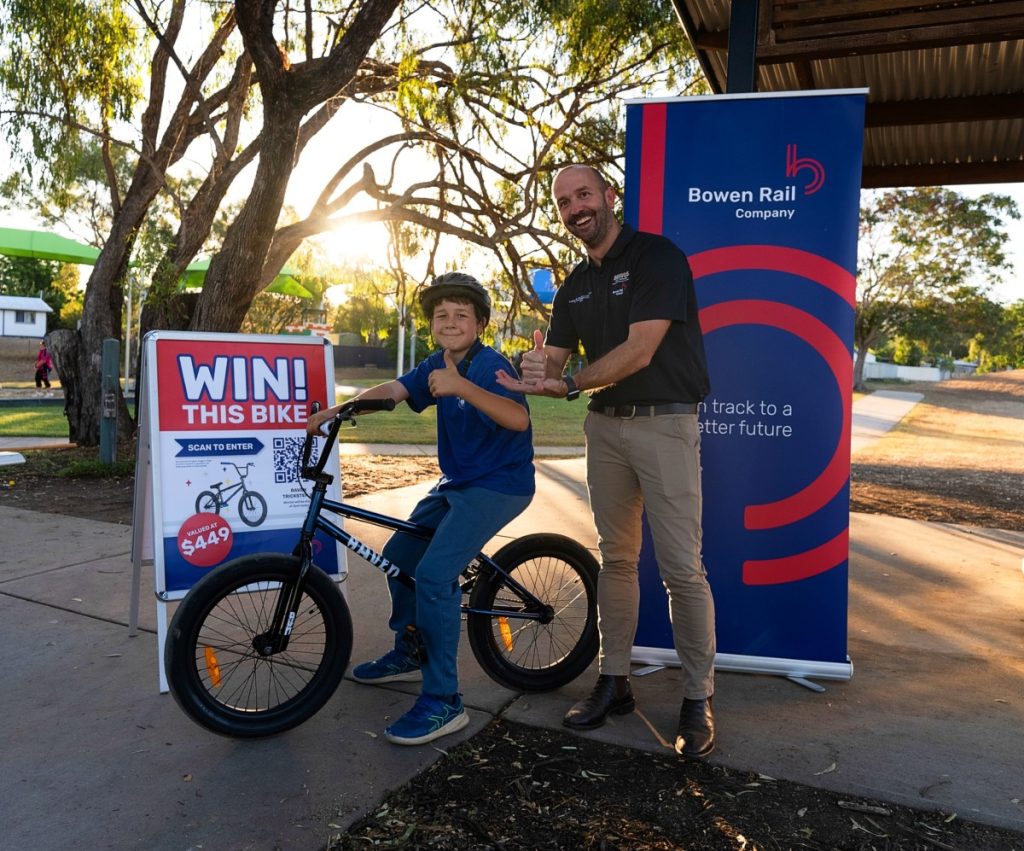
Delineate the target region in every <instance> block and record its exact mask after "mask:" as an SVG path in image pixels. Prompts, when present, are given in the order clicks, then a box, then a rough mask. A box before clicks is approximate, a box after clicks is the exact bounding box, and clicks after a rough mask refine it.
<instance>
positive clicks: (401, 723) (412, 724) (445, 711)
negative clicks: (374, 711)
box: [384, 694, 469, 745]
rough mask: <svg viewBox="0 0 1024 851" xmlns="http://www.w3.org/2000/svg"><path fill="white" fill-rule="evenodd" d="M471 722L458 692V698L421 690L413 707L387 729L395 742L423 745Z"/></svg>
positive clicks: (385, 734) (389, 738) (388, 734)
mask: <svg viewBox="0 0 1024 851" xmlns="http://www.w3.org/2000/svg"><path fill="white" fill-rule="evenodd" d="M468 723H469V714H468V713H467V712H466V708H465V707H464V706H463V705H462V698H461V697H459V696H458V695H456V697H455V702H454V703H449V702H448V701H447V700H441V699H440V698H437V697H433V696H432V695H429V694H421V695H420V696H419V697H418V698H416V703H415V704H414V705H413V708H412V709H410V710H409V711H408V712H406V713H405V715H403V716H402V717H401V718H399V719H398V720H397V721H396V722H395V723H394V724H392V725H391V726H390V727H388V728H387V729H386V730H385V731H384V736H385V738H386V739H387V740H388V741H389V742H394V743H395V744H396V745H422V744H425V743H427V742H432V741H434V739H439V738H440V737H441V736H447V735H448V734H449V733H456V732H458V731H459V730H461V729H462V728H463V727H465V726H466V725H467V724H468Z"/></svg>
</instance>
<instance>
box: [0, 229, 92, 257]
mask: <svg viewBox="0 0 1024 851" xmlns="http://www.w3.org/2000/svg"><path fill="white" fill-rule="evenodd" d="M0 254H6V255H7V256H9V257H35V258H36V259H37V260H60V261H61V262H63V263H85V264H86V265H89V266H95V265H96V258H98V257H99V256H100V250H99V249H98V248H93V247H92V246H91V245H85V244H84V243H81V242H75V240H73V239H68V238H67V237H65V236H58V235H57V234H55V233H47V232H46V231H41V230H23V229H22V228H0Z"/></svg>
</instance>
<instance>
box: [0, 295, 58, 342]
mask: <svg viewBox="0 0 1024 851" xmlns="http://www.w3.org/2000/svg"><path fill="white" fill-rule="evenodd" d="M47 313H53V308H52V307H50V305H48V304H47V303H46V302H45V301H43V300H42V299H41V298H33V297H31V296H21V295H0V337H34V338H36V339H37V340H41V339H43V337H45V336H46V314H47Z"/></svg>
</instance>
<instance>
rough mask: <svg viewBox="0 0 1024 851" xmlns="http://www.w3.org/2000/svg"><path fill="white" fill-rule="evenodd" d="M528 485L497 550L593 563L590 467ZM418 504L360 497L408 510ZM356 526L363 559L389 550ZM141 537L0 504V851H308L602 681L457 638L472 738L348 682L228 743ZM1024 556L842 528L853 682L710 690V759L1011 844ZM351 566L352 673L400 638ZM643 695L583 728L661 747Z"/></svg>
mask: <svg viewBox="0 0 1024 851" xmlns="http://www.w3.org/2000/svg"><path fill="white" fill-rule="evenodd" d="M878 395H879V394H875V396H873V397H870V398H871V400H872V405H874V406H877V408H874V409H872V413H871V414H870V417H871V420H872V422H871V423H868V424H867V425H870V426H872V428H867V425H865V424H864V423H861V425H865V430H864V431H863V432H862V433H861V435H860V443H859V444H858V443H857V442H856V441H857V434H858V424H857V422H856V420H857V417H858V414H859V410H860V405H859V404H858V405H856V406H855V426H854V434H855V452H856V451H857V450H858V448H862V447H863V446H865V445H868V443H869V442H870V441H871V440H873V439H877V437H878V436H879V435H880V434H881V433H883V432H884V428H885V427H889V426H891V425H892V423H893V422H895V421H897V420H898V419H899V418H900V417H902V416H903V414H904V413H905V412H906V410H907V409H909V407H910V406H911V405H912V404H913V401H914V400H913V399H907V398H890V399H889V400H888V402H887V401H886V399H885V397H882V398H875V397H877V396H878ZM899 395H900V396H905V395H906V394H899ZM886 423H888V425H885V424H886ZM538 472H539V475H538V486H539V487H538V495H537V497H536V499H535V501H534V503H533V504H532V505H531V507H530V509H529V510H528V511H527V512H526V513H525V514H524V515H522V516H521V517H520V518H517V520H516V521H515V522H514V523H512V524H511V525H510V526H509V527H508V528H507V529H505V530H504V531H503V533H502V535H501V536H499V538H501V539H502V540H504V539H507V538H511V537H515V536H517V535H520V534H523V533H526V532H533V531H542V530H545V529H557V531H558V532H561V533H563V534H566V535H570V536H572V537H575V538H577V539H578V540H581V541H583V542H584V543H586V544H587V545H588V546H591V547H592V546H594V537H595V536H594V531H593V528H592V523H591V518H590V515H589V511H588V509H587V503H586V489H585V485H584V484H583V478H584V476H583V473H584V470H583V459H582V458H578V457H577V458H560V459H545V458H541V459H540V460H539V461H538ZM422 491H423V488H422V486H417V487H410V488H401V489H397V490H393V491H387V492H383V493H378V494H373V495H369V496H366V497H362V498H360V499H359V500H358V502H359V503H360V504H362V505H364V506H366V507H369V508H373V509H375V510H381V511H385V512H390V513H403V512H406V511H408V510H409V508H410V507H411V506H412V505H413V504H414V502H415V501H416V499H417V498H418V497H419V496H420V495H421V494H422ZM552 518H557V521H556V522H553V521H552ZM353 525H354V527H355V526H358V530H357V532H356V534H358V535H359V536H360V537H362V538H363V539H364V540H365V541H366V542H367V543H369V544H371V545H379V544H381V543H382V541H383V539H384V537H385V533H384V532H383V530H377V529H374V528H373V527H368V526H364V525H362V524H353ZM130 539H131V529H130V527H128V526H120V525H114V524H107V523H97V522H92V521H87V520H81V519H77V518H73V517H63V516H61V517H57V516H50V515H47V514H44V513H40V512H30V511H23V510H19V509H10V508H0V641H2V642H3V647H4V648H5V650H4V653H3V657H2V658H3V668H2V670H3V680H4V682H3V687H2V688H0V741H2V742H3V766H4V770H3V772H2V774H0V848H3V849H7V848H11V849H28V848H31V849H35V850H36V851H47V849H64V848H89V849H101V848H111V849H168V851H172V849H173V851H181V850H182V849H189V848H200V847H202V848H206V849H218V851H221V849H270V848H279V849H308V850H309V851H313V849H319V848H322V847H323V846H324V843H325V842H326V840H327V838H328V837H329V836H330V835H331V834H332V833H337V832H340V831H341V830H343V829H345V828H346V827H348V826H349V825H350V824H352V823H353V822H354V821H356V820H358V819H359V818H361V817H362V816H363V815H364V814H366V813H367V812H370V811H372V809H373V808H374V807H375V806H376V805H377V804H378V803H379V802H380V800H381V799H382V798H383V797H384V796H386V795H387V794H388V793H389V792H390V791H391V790H393V789H395V788H397V787H399V786H401V785H402V784H404V783H405V782H407V781H408V780H409V779H410V778H412V777H414V776H415V775H416V774H417V773H418V772H420V771H422V770H423V769H424V768H426V767H427V766H428V765H430V764H431V763H433V762H434V761H435V760H437V759H438V758H440V756H441V752H442V749H446V748H449V747H451V746H452V745H453V744H456V743H457V742H459V741H463V740H465V739H466V738H469V737H471V736H472V735H474V734H475V733H476V732H478V731H479V730H480V729H481V728H482V727H483V726H485V725H486V724H487V723H488V722H489V721H490V720H491V719H492V718H494V717H496V716H503V717H505V718H508V719H510V720H513V721H516V722H520V723H524V724H528V725H534V726H540V727H551V728H560V721H561V717H562V714H563V713H564V711H565V710H566V708H567V707H568V706H569V705H570V704H571V703H572V702H573V701H575V700H577V699H578V698H579V697H581V696H582V695H583V694H585V693H586V691H587V690H588V689H589V688H590V686H591V685H592V682H593V672H588V673H587V674H585V675H584V676H583V677H581V678H580V679H579V680H577V681H576V682H574V683H572V684H571V685H569V686H567V687H565V688H563V689H560V690H559V691H556V692H552V693H548V694H541V695H527V696H520V695H517V694H516V693H514V692H511V691H508V690H506V689H503V688H501V687H499V686H497V685H495V684H494V683H493V682H492V681H491V680H490V679H489V678H488V677H487V676H486V675H485V674H484V673H483V672H482V671H481V669H480V668H479V666H478V665H477V663H476V661H475V660H474V659H473V656H472V653H471V652H470V650H469V648H468V642H466V641H463V642H462V647H461V653H460V673H461V678H462V685H463V691H464V700H465V702H466V704H467V706H468V707H469V712H470V719H471V723H470V725H469V727H468V728H467V729H466V730H465V731H463V732H461V733H459V734H457V735H455V736H452V737H450V738H446V739H442V740H439V741H438V742H436V743H434V744H435V745H437V747H433V746H431V745H426V746H423V747H417V748H399V747H396V746H394V745H391V744H389V743H388V742H387V741H385V739H384V738H383V736H382V735H381V732H382V730H383V727H384V726H386V724H387V723H388V722H389V720H390V719H393V718H394V717H396V716H397V715H398V714H400V713H402V712H403V711H404V710H405V709H406V708H408V706H409V705H410V704H411V702H412V695H414V694H415V693H416V691H417V686H416V685H415V684H397V685H395V686H393V687H390V688H389V687H376V688H375V687H367V686H361V685H358V684H356V683H354V682H352V681H350V680H346V681H345V682H343V684H342V686H341V687H340V688H339V689H338V692H337V693H336V694H335V695H334V697H333V698H332V699H331V700H330V702H329V703H328V704H327V706H326V707H325V708H324V709H323V710H322V711H321V712H320V713H319V714H318V715H317V716H316V717H314V718H313V719H312V720H311V721H309V722H307V723H306V724H305V725H303V726H302V727H300V728H298V729H296V730H294V731H292V732H290V733H287V734H285V735H283V736H279V737H276V738H273V739H269V740H263V741H253V742H239V741H234V740H231V739H226V738H221V737H218V736H215V735H213V734H209V733H207V732H205V731H204V730H202V729H200V728H199V727H197V726H195V725H194V724H192V722H191V721H189V720H188V719H187V718H186V716H185V715H184V714H183V713H182V712H181V711H180V710H179V709H178V708H177V706H176V704H175V703H174V701H173V699H172V698H171V697H169V696H168V695H161V694H160V693H159V691H158V683H157V647H156V636H155V606H154V603H153V600H154V598H153V596H152V576H151V575H150V571H145V572H144V573H143V597H142V601H143V605H142V610H141V626H142V632H141V634H140V635H138V636H137V637H135V638H131V637H129V635H128V628H127V623H128V611H129V596H130V594H129V589H130V579H131V573H132V568H131V564H130V561H129V548H130ZM1022 559H1024V534H1022V533H1011V532H1002V531H997V530H985V529H976V528H968V527H959V526H954V525H950V524H939V523H923V522H918V521H912V520H902V519H898V518H890V517H881V516H875V515H865V514H854V515H852V517H851V545H850V603H849V630H848V632H849V654H850V657H851V659H852V661H853V664H854V671H855V673H854V675H853V678H852V679H851V680H850V681H849V682H822V683H821V684H822V685H824V686H825V691H823V692H821V693H816V692H814V691H811V690H809V689H806V688H803V687H801V686H799V685H796V684H794V683H792V682H789V681H787V680H785V679H782V678H779V677H771V676H756V675H750V674H728V673H720V674H719V676H718V680H717V690H716V696H715V709H716V716H717V718H718V722H719V746H718V750H717V751H716V753H715V754H714V755H713V757H712V761H713V762H718V763H720V764H722V765H726V766H730V767H733V768H738V769H744V770H750V771H755V772H760V773H763V774H766V775H769V776H772V777H778V778H784V779H787V780H793V781H797V782H800V783H805V784H808V785H812V786H818V787H822V788H827V789H833V790H837V791H841V792H846V793H849V794H856V795H863V796H868V797H872V798H878V799H881V800H884V801H891V802H896V803H900V804H907V805H910V806H917V807H925V808H929V809H941V810H943V811H945V812H955V813H957V814H958V816H959V817H960V818H966V819H974V820H978V821H983V822H987V823H991V824H995V825H1000V826H1005V827H1010V828H1013V829H1015V830H1019V831H1022V832H1024V751H1022V749H1021V747H1020V736H1021V731H1022V730H1024V697H1022V694H1024V692H1022V683H1024V629H1022V619H1024V605H1022V600H1024V593H1022V592H1024V575H1022ZM349 567H350V573H351V575H350V579H349V581H348V583H347V584H348V586H349V587H348V594H349V603H350V606H351V609H352V612H353V618H354V621H355V645H354V650H353V661H354V662H358V661H362V660H364V659H368V658H371V657H373V656H376V655H378V654H379V653H380V652H382V651H383V650H385V649H386V647H387V645H388V643H389V636H388V634H387V630H386V619H387V612H388V598H387V591H386V588H385V586H384V583H383V582H382V581H381V580H380V577H379V575H378V574H377V573H376V572H375V571H374V570H372V569H371V568H369V567H368V566H367V565H366V564H365V563H363V562H361V561H359V560H358V559H357V558H355V557H352V558H351V559H350V563H349ZM634 687H635V690H636V694H637V700H638V711H637V712H635V713H634V714H632V715H628V716H623V717H616V718H613V719H611V720H610V721H609V723H608V724H607V725H606V726H605V727H603V728H601V729H599V730H596V731H593V732H591V733H586V734H581V735H585V736H587V737H589V738H594V739H598V740H601V741H606V742H611V743H615V744H618V745H625V746H629V747H634V748H639V749H643V750H648V751H652V752H659V753H669V752H670V751H669V750H668V746H669V743H670V742H671V740H672V737H673V735H674V730H675V723H676V715H677V712H678V705H679V696H678V676H677V672H676V671H675V670H674V669H662V670H659V671H657V672H655V673H652V674H650V675H647V676H643V677H635V678H634Z"/></svg>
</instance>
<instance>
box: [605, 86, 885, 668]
mask: <svg viewBox="0 0 1024 851" xmlns="http://www.w3.org/2000/svg"><path fill="white" fill-rule="evenodd" d="M865 95H866V92H864V91H862V90H856V91H844V92H834V93H824V94H817V93H807V94H795V95H786V96H761V95H745V96H715V97H708V98H685V99H679V100H672V101H644V102H632V103H630V104H629V105H628V106H627V114H626V185H625V199H624V203H625V209H624V218H625V220H626V221H627V222H629V223H630V224H632V225H634V226H635V227H637V228H638V229H640V230H645V231H651V232H655V233H663V234H665V235H666V236H668V237H669V238H670V239H672V240H673V241H674V242H675V243H676V244H677V245H678V246H679V247H680V248H682V249H683V251H685V252H686V254H687V256H688V257H689V259H690V265H691V267H692V269H693V274H694V279H695V282H696V286H697V298H698V303H699V304H700V321H701V327H702V328H703V331H704V335H705V345H706V347H707V354H708V364H709V369H710V375H711V395H710V396H709V397H708V398H707V399H706V400H705V402H704V405H703V406H702V410H701V413H700V421H701V433H702V438H701V439H702V463H703V486H704V507H703V518H704V522H703V528H704V561H705V564H706V566H707V569H708V576H709V580H710V582H711V587H712V590H713V593H714V597H715V604H716V617H717V637H718V652H719V664H718V666H719V667H720V668H728V669H735V670H747V669H749V670H757V671H775V672H778V673H794V674H796V673H802V674H807V673H815V674H817V675H819V676H834V677H837V678H844V671H846V676H848V675H849V666H848V657H847V653H846V649H847V648H846V632H847V572H848V570H847V568H848V555H849V475H850V423H851V402H852V348H853V321H854V305H855V297H856V281H855V274H856V259H857V232H858V214H859V196H860V175H861V154H862V144H863V135H864V102H865ZM640 570H641V585H642V592H641V611H640V627H639V629H638V631H637V637H636V648H637V650H636V651H635V654H634V655H635V656H636V657H637V658H645V657H644V653H643V651H642V649H643V648H655V649H657V648H668V649H671V647H672V633H671V628H670V625H669V622H668V615H667V607H666V603H665V592H664V589H663V588H662V586H661V583H660V580H659V579H658V576H657V564H656V562H655V560H654V553H653V548H652V546H651V542H650V538H649V535H647V533H646V530H645V540H644V554H643V556H642V558H641V568H640ZM655 655H657V654H655ZM647 657H648V658H649V657H650V654H647ZM725 659H728V660H730V664H723V660H725ZM765 659H769V660H772V663H771V664H768V665H765V664H763V662H762V661H759V660H765ZM744 660H746V661H744ZM808 661H811V662H820V663H824V664H823V667H822V668H821V669H820V670H819V669H809V668H808V667H807V665H806V664H805V663H806V662H808ZM790 662H792V664H790ZM832 666H834V667H832Z"/></svg>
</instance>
